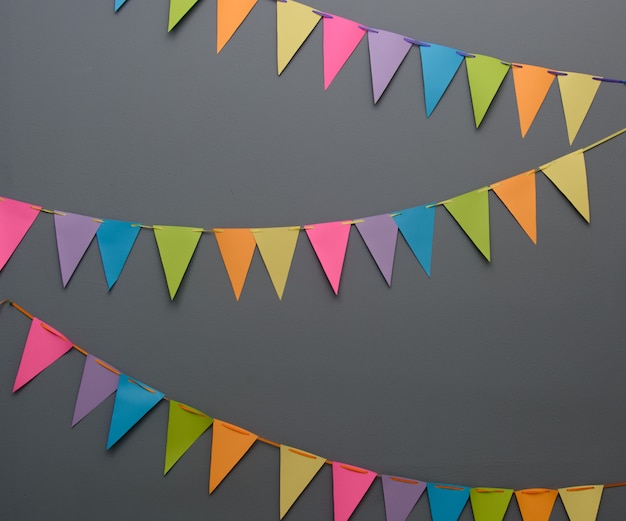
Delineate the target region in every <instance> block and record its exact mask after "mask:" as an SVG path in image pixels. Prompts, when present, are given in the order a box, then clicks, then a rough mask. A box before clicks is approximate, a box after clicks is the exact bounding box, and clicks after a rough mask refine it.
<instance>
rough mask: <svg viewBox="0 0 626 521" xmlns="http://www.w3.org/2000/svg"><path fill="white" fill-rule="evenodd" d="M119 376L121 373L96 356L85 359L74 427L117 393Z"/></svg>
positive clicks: (73, 422) (75, 407)
mask: <svg viewBox="0 0 626 521" xmlns="http://www.w3.org/2000/svg"><path fill="white" fill-rule="evenodd" d="M119 375H120V373H119V371H117V370H116V369H115V368H113V367H111V366H110V365H108V364H105V363H104V362H102V361H101V360H98V359H97V358H95V357H94V356H92V355H89V354H88V355H87V356H86V357H85V366H84V367H83V375H82V377H81V379H80V387H79V388H78V396H77V397H76V405H75V406H74V416H73V418H72V427H74V425H76V424H77V423H78V422H79V421H80V420H82V419H83V418H84V417H85V416H87V415H88V414H89V413H90V412H91V411H93V410H94V409H95V408H96V407H97V406H98V405H100V404H101V403H102V402H103V401H104V400H106V399H107V398H108V397H109V396H111V395H112V394H113V393H114V392H115V391H116V389H117V385H118V383H119V382H118V381H119V379H120V376H119Z"/></svg>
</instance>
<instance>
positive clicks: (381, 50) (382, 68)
mask: <svg viewBox="0 0 626 521" xmlns="http://www.w3.org/2000/svg"><path fill="white" fill-rule="evenodd" d="M367 43H368V46H369V51H370V70H371V72H372V90H373V94H374V103H377V102H378V100H379V99H380V97H381V96H382V95H383V92H385V89H386V88H387V85H389V83H390V82H391V78H393V75H394V74H395V73H396V71H397V70H398V68H399V67H400V65H401V64H402V62H403V60H404V58H405V57H406V55H407V54H408V53H409V50H410V49H411V47H412V45H413V44H412V43H411V42H407V41H406V40H405V39H404V36H402V35H400V34H396V33H391V32H389V31H381V30H378V29H377V30H372V31H369V32H368V33H367Z"/></svg>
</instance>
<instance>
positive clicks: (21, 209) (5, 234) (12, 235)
mask: <svg viewBox="0 0 626 521" xmlns="http://www.w3.org/2000/svg"><path fill="white" fill-rule="evenodd" d="M40 211H41V206H33V205H31V204H29V203H23V202H22V201H14V200H13V199H9V198H8V197H0V271H2V268H4V266H5V265H6V263H7V261H8V260H9V259H10V258H11V255H13V252H14V251H15V250H16V248H17V247H18V246H19V244H20V242H22V239H23V238H24V236H25V235H26V232H28V230H30V227H31V226H32V225H33V223H34V222H35V219H37V216H38V215H39V212H40Z"/></svg>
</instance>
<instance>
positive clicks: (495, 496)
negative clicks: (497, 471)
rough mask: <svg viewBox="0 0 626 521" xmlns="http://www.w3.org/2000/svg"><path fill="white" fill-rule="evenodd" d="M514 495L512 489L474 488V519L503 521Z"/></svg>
mask: <svg viewBox="0 0 626 521" xmlns="http://www.w3.org/2000/svg"><path fill="white" fill-rule="evenodd" d="M512 495H513V490H512V489H502V488H473V489H471V490H470V501H471V504H472V512H473V513H474V521H502V520H503V519H504V515H505V514H506V511H507V509H508V508H509V502H510V501H511V496H512Z"/></svg>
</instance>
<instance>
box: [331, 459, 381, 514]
mask: <svg viewBox="0 0 626 521" xmlns="http://www.w3.org/2000/svg"><path fill="white" fill-rule="evenodd" d="M332 466H333V503H334V512H335V517H334V520H335V521H348V519H349V518H350V516H351V515H352V513H353V512H354V510H355V509H356V507H357V506H358V505H359V503H360V502H361V499H363V496H364V495H365V493H366V492H367V491H368V489H369V488H370V486H371V485H372V483H373V482H374V479H376V472H372V471H371V470H365V469H362V468H359V467H353V466H352V465H345V464H343V463H338V462H336V461H333V465H332Z"/></svg>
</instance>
